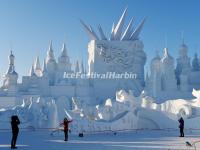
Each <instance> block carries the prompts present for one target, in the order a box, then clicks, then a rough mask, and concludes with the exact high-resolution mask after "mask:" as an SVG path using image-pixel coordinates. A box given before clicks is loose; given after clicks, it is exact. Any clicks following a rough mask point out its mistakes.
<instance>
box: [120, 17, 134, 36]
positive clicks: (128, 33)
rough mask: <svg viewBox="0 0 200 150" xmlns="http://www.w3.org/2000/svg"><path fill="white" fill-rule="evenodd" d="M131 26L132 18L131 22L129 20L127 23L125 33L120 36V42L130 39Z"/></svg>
mask: <svg viewBox="0 0 200 150" xmlns="http://www.w3.org/2000/svg"><path fill="white" fill-rule="evenodd" d="M132 25H133V18H131V20H130V22H129V24H128V26H127V28H126V30H125V32H124V34H123V35H122V38H121V40H129V39H130V37H131V34H132V32H133V29H132Z"/></svg>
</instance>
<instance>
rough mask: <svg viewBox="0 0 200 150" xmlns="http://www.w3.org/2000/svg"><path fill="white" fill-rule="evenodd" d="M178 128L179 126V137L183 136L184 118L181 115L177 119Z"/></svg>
mask: <svg viewBox="0 0 200 150" xmlns="http://www.w3.org/2000/svg"><path fill="white" fill-rule="evenodd" d="M178 122H179V128H180V137H184V120H183V118H182V117H181V118H180V119H179V120H178Z"/></svg>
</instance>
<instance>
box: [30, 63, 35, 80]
mask: <svg viewBox="0 0 200 150" xmlns="http://www.w3.org/2000/svg"><path fill="white" fill-rule="evenodd" d="M29 76H31V77H32V76H36V74H35V71H34V65H31V69H30V72H29Z"/></svg>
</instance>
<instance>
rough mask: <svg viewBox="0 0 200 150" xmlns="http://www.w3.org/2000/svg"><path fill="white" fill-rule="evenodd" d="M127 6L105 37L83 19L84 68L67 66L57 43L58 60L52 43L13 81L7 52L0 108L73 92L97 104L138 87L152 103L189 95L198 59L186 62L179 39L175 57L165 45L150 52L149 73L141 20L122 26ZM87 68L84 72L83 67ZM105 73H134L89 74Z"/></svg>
mask: <svg viewBox="0 0 200 150" xmlns="http://www.w3.org/2000/svg"><path fill="white" fill-rule="evenodd" d="M126 14H127V9H125V10H124V12H123V14H122V16H121V17H120V19H119V21H118V22H117V23H116V24H113V26H112V31H111V34H110V37H109V38H108V37H106V36H105V34H104V31H103V29H102V28H101V26H100V25H99V26H98V30H99V35H100V36H98V35H97V34H96V33H95V31H94V30H93V29H92V27H91V26H87V25H86V24H85V23H84V22H83V21H81V24H82V25H83V27H84V29H85V31H86V32H87V34H88V35H89V37H90V42H89V44H88V69H86V67H85V66H84V65H83V63H82V62H81V63H80V62H79V61H77V62H76V63H75V64H76V65H75V67H72V63H71V62H70V58H69V56H68V54H67V49H66V46H65V44H63V47H62V50H61V53H60V56H59V57H58V60H56V58H55V57H54V51H53V47H52V43H50V45H49V48H48V50H47V56H46V58H45V60H44V62H43V65H42V67H41V65H40V61H39V58H38V57H37V58H36V60H35V62H34V64H33V65H32V66H31V69H30V73H29V75H27V76H23V77H22V81H21V82H20V83H19V82H18V73H17V70H15V63H14V60H15V56H14V54H13V52H12V51H11V53H10V55H9V57H8V58H9V64H8V70H7V72H6V73H5V75H4V77H3V85H2V86H1V88H0V107H10V106H15V105H17V104H21V103H22V100H26V99H29V98H30V97H32V98H33V99H37V97H45V98H46V99H51V98H54V99H63V98H65V99H69V100H71V99H72V98H73V97H75V98H76V99H77V100H79V102H80V103H85V104H87V105H95V104H99V103H103V102H104V101H105V100H106V99H108V98H113V97H115V96H116V91H118V90H121V89H123V90H125V91H132V93H133V94H134V95H135V96H139V95H140V93H141V92H142V91H145V93H146V94H147V95H148V96H150V97H152V98H154V99H155V100H156V101H157V102H158V103H161V102H164V101H165V100H169V99H178V98H184V99H189V98H192V94H191V91H192V89H200V60H199V58H198V56H197V54H195V55H194V58H193V59H192V61H191V60H190V58H189V57H188V55H187V53H188V47H187V45H186V44H185V43H184V42H183V43H182V44H181V45H180V48H179V50H178V51H179V57H178V58H177V59H176V61H175V59H174V58H173V57H172V56H171V55H170V50H168V48H164V50H163V54H162V56H159V54H156V56H155V57H154V58H153V59H152V60H151V63H150V73H146V75H145V71H144V65H145V63H146V59H147V57H146V53H145V51H144V44H143V42H142V41H141V39H140V38H139V36H140V32H141V31H142V28H143V25H144V23H145V19H143V20H142V21H141V23H140V24H139V25H138V26H137V27H136V28H135V29H133V27H132V25H133V21H134V20H133V19H131V20H130V22H129V24H128V25H127V26H126V28H125V30H124V22H125V17H126ZM86 70H88V71H86ZM107 72H112V73H113V72H114V73H115V74H120V73H125V72H126V73H133V74H136V75H137V76H136V78H129V79H125V78H121V79H114V78H112V79H110V78H92V77H91V75H92V74H94V73H99V74H106V73H107ZM66 73H80V74H81V73H83V74H87V76H88V78H84V79H81V78H66V77H65V76H64V75H65V74H66Z"/></svg>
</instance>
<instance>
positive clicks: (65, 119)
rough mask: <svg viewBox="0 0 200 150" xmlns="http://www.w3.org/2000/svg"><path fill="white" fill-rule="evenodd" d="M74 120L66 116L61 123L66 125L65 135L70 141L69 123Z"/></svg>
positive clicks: (66, 139)
mask: <svg viewBox="0 0 200 150" xmlns="http://www.w3.org/2000/svg"><path fill="white" fill-rule="evenodd" d="M71 122H72V120H70V121H68V119H67V118H64V120H63V123H61V125H63V126H64V135H65V139H64V140H65V141H68V131H69V123H71Z"/></svg>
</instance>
